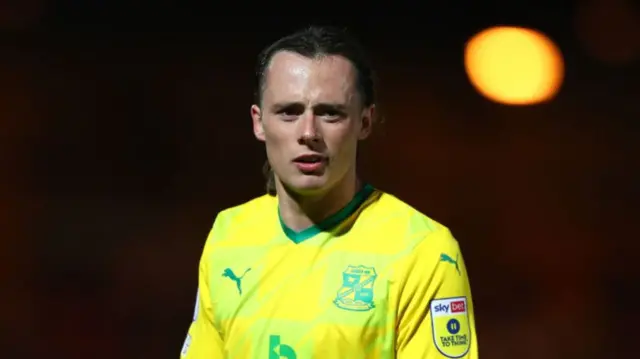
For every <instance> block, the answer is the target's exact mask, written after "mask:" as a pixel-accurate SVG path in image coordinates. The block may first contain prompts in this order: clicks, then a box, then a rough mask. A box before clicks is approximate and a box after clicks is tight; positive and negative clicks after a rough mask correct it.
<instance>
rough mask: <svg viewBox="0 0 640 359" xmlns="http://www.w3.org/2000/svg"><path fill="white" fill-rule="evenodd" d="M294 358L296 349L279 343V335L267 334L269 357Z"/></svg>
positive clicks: (276, 358)
mask: <svg viewBox="0 0 640 359" xmlns="http://www.w3.org/2000/svg"><path fill="white" fill-rule="evenodd" d="M281 358H285V359H296V358H297V356H296V351H295V350H293V348H292V347H290V346H288V345H286V344H281V343H280V336H279V335H270V336H269V359H281Z"/></svg>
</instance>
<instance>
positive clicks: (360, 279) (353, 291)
mask: <svg viewBox="0 0 640 359" xmlns="http://www.w3.org/2000/svg"><path fill="white" fill-rule="evenodd" d="M377 276H378V275H377V274H376V270H375V268H373V267H365V266H362V265H359V266H348V267H347V269H346V270H345V271H344V272H343V273H342V287H340V289H338V294H337V295H336V299H335V300H334V301H333V303H334V304H335V305H336V306H337V307H338V308H342V309H346V310H352V311H358V312H364V311H367V310H371V309H373V308H374V307H375V305H374V303H373V284H374V283H375V281H376V278H377Z"/></svg>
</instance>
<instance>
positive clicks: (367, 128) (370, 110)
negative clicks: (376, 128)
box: [358, 105, 376, 140]
mask: <svg viewBox="0 0 640 359" xmlns="http://www.w3.org/2000/svg"><path fill="white" fill-rule="evenodd" d="M375 111H376V105H371V106H369V107H367V108H365V109H364V110H362V116H361V123H360V133H359V134H358V139H359V140H364V139H366V138H367V137H369V135H371V131H373V119H374V118H375V117H374V116H375Z"/></svg>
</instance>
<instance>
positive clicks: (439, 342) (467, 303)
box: [394, 228, 478, 359]
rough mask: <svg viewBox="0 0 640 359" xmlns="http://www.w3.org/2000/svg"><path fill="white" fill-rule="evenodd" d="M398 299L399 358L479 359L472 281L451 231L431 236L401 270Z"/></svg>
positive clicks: (436, 232)
mask: <svg viewBox="0 0 640 359" xmlns="http://www.w3.org/2000/svg"><path fill="white" fill-rule="evenodd" d="M394 295H395V296H396V298H395V303H396V310H397V313H396V317H397V323H396V328H397V338H396V354H397V358H399V359H419V358H425V359H441V358H462V359H477V358H478V345H477V338H476V330H475V319H474V311H473V302H472V298H471V288H470V285H469V278H468V276H467V271H466V267H465V265H464V260H463V258H462V253H461V251H460V246H459V244H458V242H457V241H456V240H455V239H454V238H453V236H452V235H451V233H450V232H449V230H448V229H446V228H441V229H438V230H436V231H434V232H432V233H430V234H428V235H427V237H426V238H424V239H423V240H422V241H421V242H420V244H418V245H417V246H416V248H414V249H413V251H412V253H411V254H410V255H409V256H408V257H406V258H405V260H404V261H403V262H402V263H401V264H400V265H399V266H398V271H397V285H396V290H395V291H394Z"/></svg>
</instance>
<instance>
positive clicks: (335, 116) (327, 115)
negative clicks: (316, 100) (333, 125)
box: [316, 109, 345, 122]
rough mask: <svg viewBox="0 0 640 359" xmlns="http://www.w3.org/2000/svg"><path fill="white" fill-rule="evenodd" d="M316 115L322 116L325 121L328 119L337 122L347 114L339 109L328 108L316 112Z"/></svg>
mask: <svg viewBox="0 0 640 359" xmlns="http://www.w3.org/2000/svg"><path fill="white" fill-rule="evenodd" d="M316 116H318V117H320V118H322V119H323V120H324V121H327V122H337V121H340V120H341V119H343V118H344V117H345V114H344V113H343V112H340V111H338V110H330V109H327V110H324V111H321V112H318V113H316Z"/></svg>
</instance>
